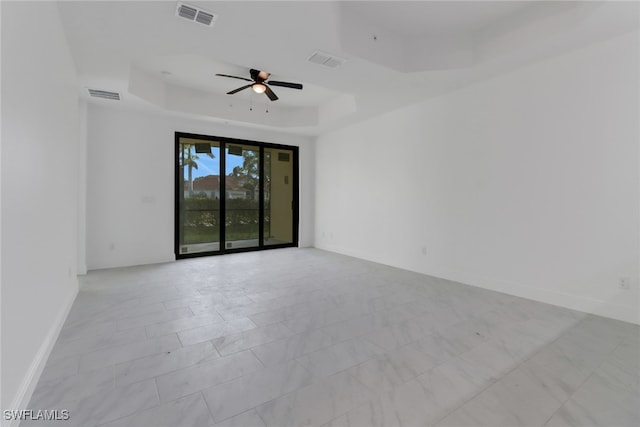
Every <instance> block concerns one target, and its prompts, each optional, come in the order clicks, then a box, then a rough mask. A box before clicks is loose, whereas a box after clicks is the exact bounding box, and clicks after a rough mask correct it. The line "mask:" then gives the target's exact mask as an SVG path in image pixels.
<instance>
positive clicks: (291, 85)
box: [268, 80, 302, 89]
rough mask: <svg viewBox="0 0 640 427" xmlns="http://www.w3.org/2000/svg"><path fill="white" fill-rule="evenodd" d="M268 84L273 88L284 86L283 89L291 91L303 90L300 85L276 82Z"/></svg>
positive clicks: (270, 81) (271, 81) (272, 81)
mask: <svg viewBox="0 0 640 427" xmlns="http://www.w3.org/2000/svg"><path fill="white" fill-rule="evenodd" d="M268 83H269V84H270V85H271V86H282V87H288V88H291V89H302V85H301V84H300V83H290V82H278V81H275V80H269V82H268Z"/></svg>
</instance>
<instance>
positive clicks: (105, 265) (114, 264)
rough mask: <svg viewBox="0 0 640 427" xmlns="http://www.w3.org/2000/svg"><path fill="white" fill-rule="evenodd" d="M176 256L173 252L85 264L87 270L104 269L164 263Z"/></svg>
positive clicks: (172, 260)
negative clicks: (159, 255) (163, 254)
mask: <svg viewBox="0 0 640 427" xmlns="http://www.w3.org/2000/svg"><path fill="white" fill-rule="evenodd" d="M175 261H176V256H175V255H174V254H167V255H166V256H163V257H152V258H135V259H127V260H118V261H113V260H109V261H101V262H96V263H93V264H90V265H88V266H87V268H88V271H93V270H106V269H109V268H121V267H137V266H140V265H152V264H165V263H168V262H175Z"/></svg>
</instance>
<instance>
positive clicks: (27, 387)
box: [2, 281, 78, 427]
mask: <svg viewBox="0 0 640 427" xmlns="http://www.w3.org/2000/svg"><path fill="white" fill-rule="evenodd" d="M75 283H76V286H75V288H74V291H73V292H71V294H70V295H69V298H68V300H67V301H66V303H65V305H64V306H63V307H62V309H61V310H60V312H58V315H57V316H56V318H55V320H54V321H53V322H52V324H51V328H50V329H49V333H48V334H47V336H46V338H45V339H44V341H43V343H42V345H41V346H40V348H39V349H38V353H37V354H36V357H34V358H33V361H32V362H31V366H29V370H28V371H27V374H26V375H25V376H24V378H23V380H22V383H21V384H20V388H19V389H18V393H16V395H15V397H14V398H13V401H12V404H11V407H10V408H11V409H12V410H21V409H29V408H27V405H29V401H30V400H31V395H32V394H33V391H34V390H35V388H36V385H38V381H39V380H40V375H42V371H43V370H44V367H45V365H46V364H47V359H48V358H49V354H51V350H53V346H54V344H55V343H56V341H57V340H58V335H60V331H61V330H62V326H63V325H64V322H65V320H66V319H67V316H68V315H69V311H70V310H71V306H72V305H73V302H74V301H75V300H76V296H77V295H78V282H77V281H76V282H75ZM3 421H4V417H3ZM4 422H6V424H4ZM4 422H3V424H2V425H3V426H6V427H18V426H19V425H20V420H11V421H4Z"/></svg>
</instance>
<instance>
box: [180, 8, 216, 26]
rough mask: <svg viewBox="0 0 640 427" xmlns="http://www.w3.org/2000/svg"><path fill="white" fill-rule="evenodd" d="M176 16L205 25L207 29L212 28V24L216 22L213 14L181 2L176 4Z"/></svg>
mask: <svg viewBox="0 0 640 427" xmlns="http://www.w3.org/2000/svg"><path fill="white" fill-rule="evenodd" d="M176 16H179V17H181V18H184V19H188V20H189V21H193V22H197V23H199V24H203V25H206V26H207V27H213V23H214V22H215V20H216V15H214V14H213V13H211V12H207V11H206V10H202V9H200V8H199V7H196V6H191V5H190V4H186V3H182V2H178V7H177V8H176Z"/></svg>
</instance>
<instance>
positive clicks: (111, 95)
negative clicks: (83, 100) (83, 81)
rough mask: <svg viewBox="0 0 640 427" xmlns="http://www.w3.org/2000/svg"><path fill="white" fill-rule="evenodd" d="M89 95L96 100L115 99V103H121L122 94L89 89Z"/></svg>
mask: <svg viewBox="0 0 640 427" xmlns="http://www.w3.org/2000/svg"><path fill="white" fill-rule="evenodd" d="M88 90H89V95H91V96H93V97H94V98H104V99H113V100H115V101H120V94H119V93H118V92H109V91H107V90H98V89H88Z"/></svg>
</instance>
